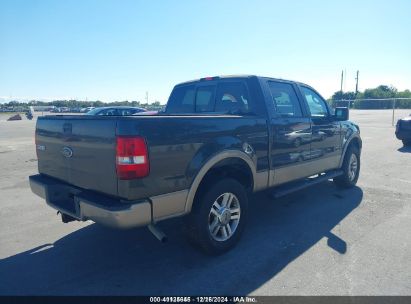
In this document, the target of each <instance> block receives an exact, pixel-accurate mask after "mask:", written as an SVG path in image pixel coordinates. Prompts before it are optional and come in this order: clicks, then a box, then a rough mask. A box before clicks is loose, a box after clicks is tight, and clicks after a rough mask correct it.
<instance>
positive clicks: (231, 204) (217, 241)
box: [186, 178, 248, 255]
mask: <svg viewBox="0 0 411 304" xmlns="http://www.w3.org/2000/svg"><path fill="white" fill-rule="evenodd" d="M247 213H248V199H247V193H246V191H245V189H244V187H243V185H241V184H240V183H239V182H238V181H236V180H234V179H231V178H225V179H221V180H219V181H217V182H215V183H214V184H212V185H211V186H210V187H209V188H208V189H207V191H203V192H202V194H201V195H199V196H198V197H197V198H196V201H195V202H194V206H193V209H192V211H191V214H190V215H189V216H188V218H187V227H186V228H187V232H188V237H189V240H190V241H191V243H193V244H194V245H197V246H199V247H200V248H201V249H203V250H204V251H205V252H206V253H208V254H213V255H216V254H222V253H224V252H226V251H228V250H230V249H231V248H233V247H234V246H235V245H236V244H237V242H238V241H239V239H240V236H241V234H242V232H243V230H244V226H245V223H246V216H247Z"/></svg>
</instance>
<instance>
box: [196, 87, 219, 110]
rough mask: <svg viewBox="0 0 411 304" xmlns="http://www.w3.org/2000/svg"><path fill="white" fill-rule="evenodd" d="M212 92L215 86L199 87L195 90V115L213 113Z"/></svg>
mask: <svg viewBox="0 0 411 304" xmlns="http://www.w3.org/2000/svg"><path fill="white" fill-rule="evenodd" d="M214 92H215V85H210V86H200V87H198V88H197V93H196V98H195V104H196V112H197V113H201V112H213V111H214Z"/></svg>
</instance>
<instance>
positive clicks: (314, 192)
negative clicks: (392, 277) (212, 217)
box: [0, 182, 363, 295]
mask: <svg viewBox="0 0 411 304" xmlns="http://www.w3.org/2000/svg"><path fill="white" fill-rule="evenodd" d="M318 193H321V195H318ZM362 197H363V192H362V190H361V189H360V188H358V187H355V188H353V189H350V190H344V191H341V190H337V189H336V188H335V186H334V185H333V184H332V183H330V182H327V183H323V184H320V185H317V186H314V187H312V188H310V189H307V190H303V191H300V192H298V193H295V194H292V195H290V196H287V197H285V198H282V199H279V200H276V201H273V200H271V199H270V198H268V196H267V193H259V194H256V195H254V196H253V197H252V198H251V199H250V206H251V207H252V208H250V210H251V212H250V216H249V221H248V226H247V229H246V232H245V234H244V235H243V238H242V240H241V242H240V243H239V245H238V246H237V247H236V248H235V249H234V250H232V251H230V252H228V253H227V254H225V255H222V256H219V257H209V256H205V255H203V254H202V253H200V252H198V251H197V250H195V249H193V248H192V247H191V246H189V245H188V244H187V243H186V241H185V238H184V237H183V233H182V225H181V220H179V219H176V220H172V221H169V222H164V223H161V227H162V228H163V229H164V231H165V232H166V233H167V234H168V236H169V242H168V243H166V244H161V243H160V242H158V241H157V240H155V239H154V237H153V236H152V235H151V234H150V233H149V232H148V230H147V229H145V228H142V229H134V230H129V231H116V230H110V229H107V228H103V227H101V226H98V225H96V224H91V225H88V226H86V227H84V228H82V229H79V230H77V231H75V232H73V233H71V234H69V235H66V236H64V237H63V238H61V239H59V240H57V241H56V242H55V243H54V244H45V245H43V246H39V247H37V248H33V249H31V250H28V251H26V252H22V253H19V254H17V255H14V256H11V257H8V258H5V259H2V260H0V294H2V295H5V294H8V295H15V294H18V295H45V294H48V295H50V294H51V295H97V294H100V295H162V294H166V295H178V294H191V295H206V294H243V295H244V294H248V293H250V292H252V291H254V290H255V289H257V288H258V287H260V286H261V285H263V284H264V283H266V282H267V281H269V280H270V279H272V278H274V277H275V276H276V275H277V274H279V273H280V272H281V271H282V270H283V269H284V268H285V267H287V265H289V264H290V263H291V262H292V261H294V260H295V259H297V258H298V257H299V256H300V255H302V254H303V253H304V252H306V251H307V250H308V249H310V248H311V247H312V246H313V245H315V244H316V243H317V242H319V241H320V240H321V239H323V238H326V239H327V245H328V246H327V247H326V248H327V249H329V250H330V253H328V254H338V255H339V254H345V253H346V252H347V251H349V250H350V248H347V244H346V242H345V241H344V240H343V239H341V238H339V237H338V236H336V235H335V234H333V233H332V232H331V230H332V229H333V228H334V227H335V226H336V225H338V223H339V222H341V221H342V220H343V219H344V218H345V217H346V216H347V215H349V214H350V212H351V211H353V210H354V209H355V208H357V207H358V206H359V204H360V203H361V201H362ZM304 275H305V274H304V273H301V276H304Z"/></svg>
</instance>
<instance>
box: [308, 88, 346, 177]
mask: <svg viewBox="0 0 411 304" xmlns="http://www.w3.org/2000/svg"><path fill="white" fill-rule="evenodd" d="M300 89H301V93H302V95H303V97H304V98H305V101H306V105H307V106H308V110H309V112H310V116H311V122H312V138H311V150H310V158H311V159H312V160H313V161H316V160H317V162H316V166H317V167H318V172H315V173H320V172H323V171H326V170H329V169H335V168H337V167H338V166H339V161H340V157H341V140H340V136H341V130H340V129H341V124H340V122H338V121H335V120H334V119H333V117H332V115H331V113H330V110H329V108H328V106H327V103H326V101H325V100H324V99H323V98H322V97H321V96H320V95H319V94H318V93H317V92H315V91H314V90H313V89H311V88H309V87H306V86H300Z"/></svg>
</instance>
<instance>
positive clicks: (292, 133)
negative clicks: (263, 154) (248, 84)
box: [267, 80, 311, 186]
mask: <svg viewBox="0 0 411 304" xmlns="http://www.w3.org/2000/svg"><path fill="white" fill-rule="evenodd" d="M267 84H268V88H269V92H270V98H271V102H269V104H268V109H269V111H271V115H270V116H271V117H272V118H271V121H270V128H271V134H272V135H271V136H272V137H273V138H272V140H271V143H272V144H271V145H272V146H271V149H270V150H271V155H270V156H271V157H270V158H271V171H270V172H271V176H270V186H274V185H279V184H282V183H285V182H288V181H292V180H296V179H299V178H302V177H305V176H307V173H306V170H305V168H306V164H307V162H308V161H310V143H311V120H310V118H309V117H307V113H306V111H305V108H304V107H302V103H301V101H300V99H299V98H298V95H297V90H296V89H297V88H296V87H295V85H294V84H292V83H289V82H282V81H271V80H270V81H268V82H267Z"/></svg>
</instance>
